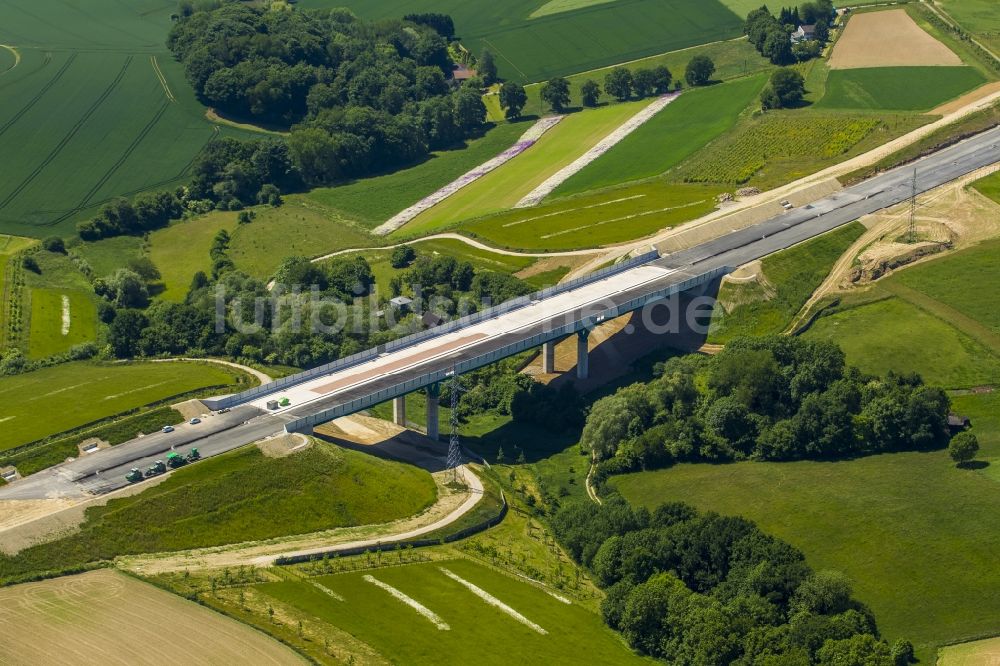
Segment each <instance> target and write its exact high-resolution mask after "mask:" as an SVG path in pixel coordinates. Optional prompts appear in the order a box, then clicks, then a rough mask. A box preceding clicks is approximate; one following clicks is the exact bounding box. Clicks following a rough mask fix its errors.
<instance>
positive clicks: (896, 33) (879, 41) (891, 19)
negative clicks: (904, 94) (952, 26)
mask: <svg viewBox="0 0 1000 666" xmlns="http://www.w3.org/2000/svg"><path fill="white" fill-rule="evenodd" d="M961 64H962V59H961V58H959V57H958V56H957V55H955V53H954V52H952V50H951V49H949V48H948V47H947V46H945V45H944V44H942V43H941V42H939V41H938V40H936V39H934V38H933V37H931V36H930V35H929V34H928V33H926V32H925V31H924V30H923V29H921V27H920V26H919V25H917V24H916V22H914V20H913V19H912V18H910V15H909V14H907V13H906V11H905V10H903V9H893V10H890V11H885V12H871V13H866V14H855V15H854V16H853V17H851V19H850V20H849V21H848V22H847V28H845V29H844V34H843V36H841V38H840V39H839V40H838V41H837V45H836V46H835V47H834V49H833V54H832V55H831V56H830V68H831V69H858V68H862V67H916V66H934V65H940V66H952V67H954V66H959V65H961Z"/></svg>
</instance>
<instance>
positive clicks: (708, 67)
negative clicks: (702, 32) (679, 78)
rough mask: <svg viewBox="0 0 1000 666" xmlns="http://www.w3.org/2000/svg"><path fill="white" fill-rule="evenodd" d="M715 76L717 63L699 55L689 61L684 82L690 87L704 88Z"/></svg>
mask: <svg viewBox="0 0 1000 666" xmlns="http://www.w3.org/2000/svg"><path fill="white" fill-rule="evenodd" d="M712 74H715V63H714V62H712V59H711V58H709V57H708V56H706V55H697V56H695V57H693V58H691V60H690V61H688V64H687V69H686V70H685V71H684V80H685V81H687V84H688V85H689V86H703V85H705V84H706V83H708V82H709V81H711V80H712Z"/></svg>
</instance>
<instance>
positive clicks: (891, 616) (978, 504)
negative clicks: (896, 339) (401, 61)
mask: <svg viewBox="0 0 1000 666" xmlns="http://www.w3.org/2000/svg"><path fill="white" fill-rule="evenodd" d="M955 407H956V410H957V411H960V412H961V413H963V414H968V415H969V416H970V417H971V418H972V421H973V424H974V426H973V427H974V432H976V434H977V435H978V436H979V437H980V443H981V444H983V449H982V453H981V455H980V458H981V459H991V460H997V456H1000V440H998V437H997V435H998V434H1000V430H998V429H997V425H998V424H997V423H996V416H995V414H996V413H997V409H998V408H1000V401H998V398H997V396H996V394H992V395H985V396H984V395H979V396H966V397H963V398H960V399H958V400H956V405H955ZM997 464H998V463H997V462H993V463H992V464H991V465H990V467H988V468H987V469H986V470H984V471H983V472H981V471H975V470H970V469H958V468H956V467H955V465H954V463H952V462H951V460H950V459H949V458H948V455H947V453H946V452H944V451H938V452H933V453H899V454H888V455H878V456H871V457H867V458H862V459H859V460H851V461H843V462H836V463H827V462H794V463H757V462H750V463H738V464H731V465H679V466H677V467H674V468H673V469H669V470H661V471H657V472H647V473H639V474H631V475H627V476H622V477H617V478H615V479H613V481H612V484H613V485H614V486H615V487H617V488H618V489H620V490H621V492H622V493H623V494H624V495H625V497H627V498H628V499H629V500H630V501H632V502H636V503H639V504H644V505H647V506H649V507H654V506H656V505H658V504H660V503H662V502H664V501H667V500H682V501H685V502H689V503H692V504H694V505H695V506H697V507H698V508H700V509H702V510H712V511H719V512H721V513H725V514H740V515H744V516H746V517H748V518H750V519H752V520H754V521H756V522H757V523H758V524H759V525H760V526H761V528H762V529H763V530H765V531H766V532H768V533H770V534H774V535H775V536H778V537H780V538H782V539H785V540H786V541H788V542H789V543H791V544H793V545H795V546H797V547H798V548H800V549H801V550H802V551H803V552H804V553H805V554H806V558H807V559H808V561H809V563H810V564H811V565H812V566H813V567H814V568H816V569H837V570H840V571H843V572H845V573H846V574H847V575H848V576H849V577H850V578H851V580H852V582H853V584H854V589H855V594H856V596H857V598H858V599H859V600H861V601H862V602H864V603H866V604H868V605H869V606H871V608H872V610H873V611H874V612H875V617H876V618H877V620H878V622H879V628H880V629H881V630H882V633H883V634H884V635H885V636H886V637H887V638H888V639H889V640H890V641H892V640H894V639H896V638H899V637H906V638H908V639H910V640H912V641H913V642H914V644H916V645H917V646H918V656H919V657H920V658H921V661H922V662H925V663H933V661H932V660H933V657H934V654H935V649H936V647H937V646H939V645H941V644H943V643H947V642H954V641H959V640H968V639H971V638H975V637H980V636H983V635H990V634H996V633H998V632H1000V596H997V595H996V594H995V590H996V587H997V585H1000V570H998V569H997V567H996V566H995V562H996V551H997V549H998V548H1000V530H998V529H997V527H996V523H995V521H993V520H992V518H991V517H992V516H995V515H996V514H997V512H998V511H1000V476H998V477H996V478H990V477H989V476H988V475H987V474H986V473H984V472H989V471H991V470H992V469H993V467H994V466H996V465H997Z"/></svg>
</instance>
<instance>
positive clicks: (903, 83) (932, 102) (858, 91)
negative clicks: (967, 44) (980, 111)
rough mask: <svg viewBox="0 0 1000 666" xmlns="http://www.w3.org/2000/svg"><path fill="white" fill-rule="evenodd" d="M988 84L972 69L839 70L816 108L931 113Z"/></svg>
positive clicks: (885, 68) (836, 70)
mask: <svg viewBox="0 0 1000 666" xmlns="http://www.w3.org/2000/svg"><path fill="white" fill-rule="evenodd" d="M984 83H986V78H985V77H984V76H983V75H982V74H980V73H979V71H977V70H976V69H973V68H972V67H876V68H870V69H835V70H833V71H831V72H830V75H829V78H828V79H827V82H826V94H825V95H824V96H823V99H821V100H820V101H819V102H818V103H817V104H816V107H817V108H825V109H871V110H882V111H927V110H930V109H933V108H935V107H937V106H939V105H941V104H943V103H945V102H947V101H949V100H951V99H954V98H956V97H959V96H960V95H962V94H963V93H965V92H968V91H969V90H972V89H973V88H976V87H978V86H980V85H982V84H984Z"/></svg>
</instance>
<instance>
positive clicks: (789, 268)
mask: <svg viewBox="0 0 1000 666" xmlns="http://www.w3.org/2000/svg"><path fill="white" fill-rule="evenodd" d="M864 232H865V229H864V227H863V226H862V225H861V224H860V223H859V222H852V223H851V224H848V225H846V226H844V227H841V228H840V229H836V230H834V231H832V232H830V233H827V234H824V235H822V236H819V237H817V238H814V239H812V240H809V241H806V242H805V243H801V244H799V245H796V246H794V247H791V248H789V249H787V250H784V251H782V252H778V253H777V254H773V255H771V256H769V257H765V258H764V260H763V261H762V262H761V269H760V270H761V272H762V273H763V276H762V278H763V280H761V278H760V277H758V281H756V282H753V283H752V284H749V285H743V284H733V283H728V284H724V286H723V287H722V290H721V291H720V293H719V301H720V302H721V303H724V304H726V305H725V306H722V307H720V308H718V309H716V310H715V312H714V313H713V316H712V328H711V331H710V333H709V337H708V341H709V342H712V343H715V344H724V343H726V342H728V341H729V340H731V339H733V338H734V337H737V336H740V335H774V334H778V333H781V332H782V331H783V330H784V329H785V328H786V327H787V326H788V325H789V324H790V323H791V322H792V319H793V318H794V317H795V315H796V314H797V313H798V312H799V310H800V309H802V306H804V305H805V304H806V301H807V300H809V297H810V296H812V294H813V292H814V291H815V290H816V288H817V287H819V285H820V284H822V282H823V280H824V279H825V278H826V276H827V275H829V273H830V269H831V268H832V267H833V264H834V263H835V262H836V261H837V259H839V258H840V256H841V255H842V254H843V253H844V252H845V251H846V250H847V248H849V247H850V246H851V244H852V243H853V242H854V241H856V240H857V239H858V238H860V237H861V235H862V234H864ZM723 307H724V308H725V310H724V309H723Z"/></svg>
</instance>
